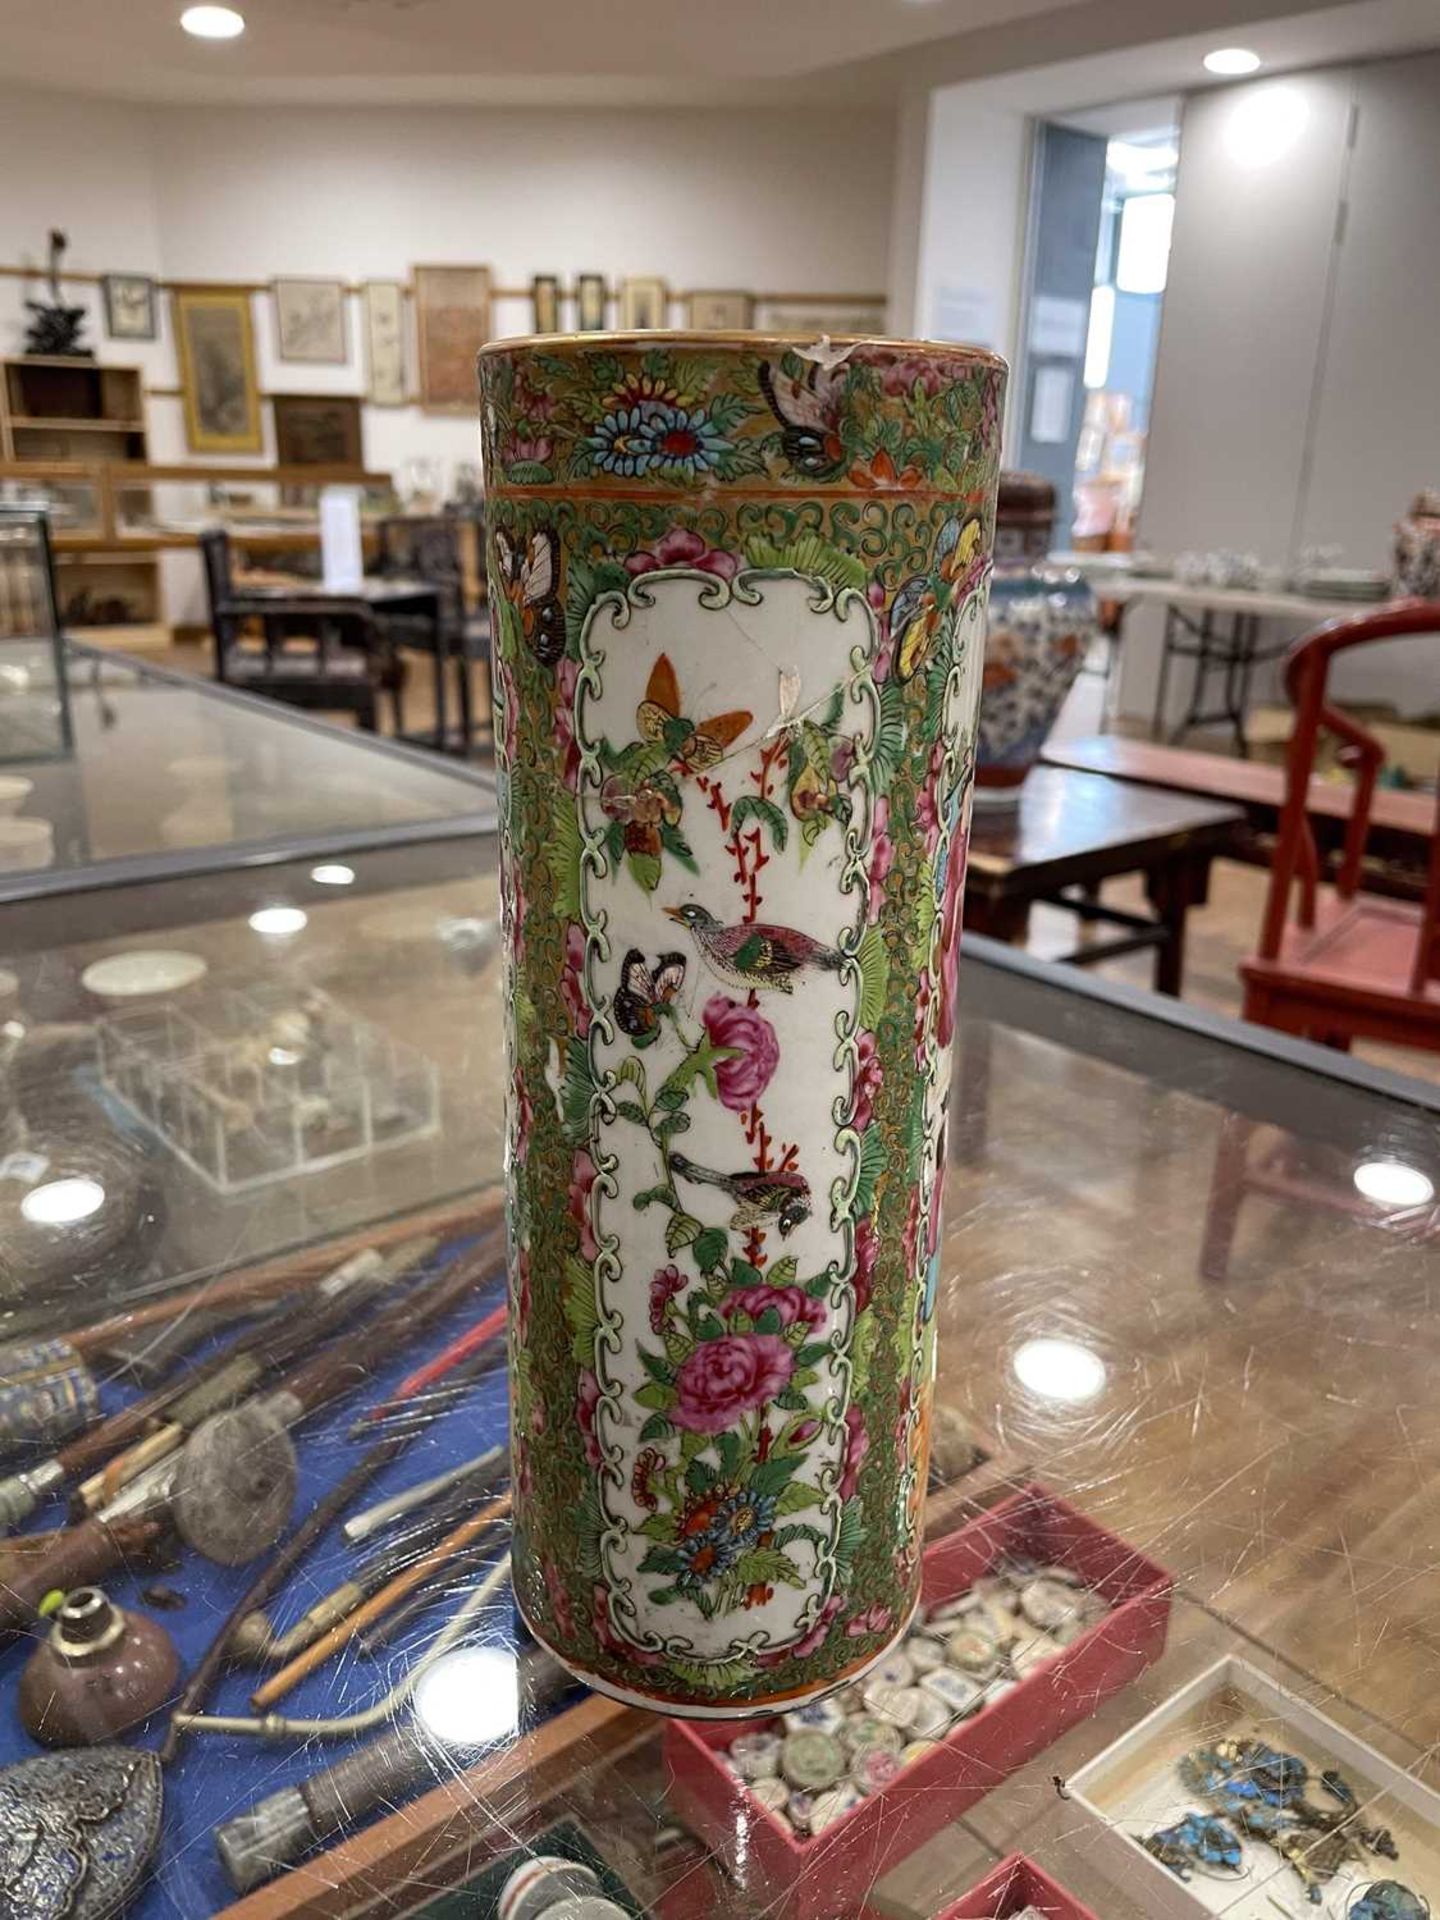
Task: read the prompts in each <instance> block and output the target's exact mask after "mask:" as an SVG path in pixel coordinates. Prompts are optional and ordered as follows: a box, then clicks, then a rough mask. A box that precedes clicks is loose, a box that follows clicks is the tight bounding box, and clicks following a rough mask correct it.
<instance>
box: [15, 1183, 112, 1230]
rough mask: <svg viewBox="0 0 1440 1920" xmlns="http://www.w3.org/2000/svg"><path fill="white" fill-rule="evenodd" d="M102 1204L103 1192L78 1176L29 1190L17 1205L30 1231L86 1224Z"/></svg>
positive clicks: (101, 1188) (99, 1187) (99, 1186)
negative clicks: (76, 1223)
mask: <svg viewBox="0 0 1440 1920" xmlns="http://www.w3.org/2000/svg"><path fill="white" fill-rule="evenodd" d="M104 1204H105V1189H104V1187H102V1186H101V1184H100V1182H99V1181H98V1180H88V1179H86V1178H85V1177H84V1176H83V1175H77V1176H75V1177H73V1178H71V1179H68V1180H47V1181H46V1182H45V1184H44V1186H43V1187H32V1188H31V1189H30V1191H29V1193H27V1194H26V1196H25V1198H24V1199H23V1200H22V1201H21V1202H20V1214H21V1217H22V1219H25V1220H28V1221H29V1222H30V1224H31V1226H32V1227H69V1226H73V1225H74V1223H75V1222H76V1221H77V1220H88V1219H89V1217H90V1215H91V1214H92V1213H98V1212H99V1210H100V1208H101V1207H103V1206H104Z"/></svg>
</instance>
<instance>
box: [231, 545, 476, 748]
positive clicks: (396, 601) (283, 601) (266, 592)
mask: <svg viewBox="0 0 1440 1920" xmlns="http://www.w3.org/2000/svg"><path fill="white" fill-rule="evenodd" d="M440 596H441V589H440V587H439V585H437V583H436V582H435V581H433V580H425V579H421V578H419V577H416V578H414V579H408V578H404V577H402V576H400V575H395V576H393V577H391V576H384V575H380V574H366V575H364V576H363V578H361V579H360V580H357V581H356V582H355V583H354V585H353V586H348V587H330V586H326V584H325V583H324V581H323V580H306V579H303V578H301V577H300V576H298V575H297V576H296V577H294V578H293V579H292V578H290V577H288V576H286V575H284V574H276V573H271V572H269V571H264V572H261V571H259V570H257V571H255V572H253V573H241V574H239V575H237V577H236V580H235V590H234V593H233V594H232V595H231V600H232V603H233V604H234V605H236V606H239V607H240V609H241V611H246V610H250V611H254V612H256V613H270V614H274V613H276V612H283V613H294V614H296V615H297V616H302V617H303V616H304V615H307V614H309V615H320V616H322V617H323V616H324V615H325V614H327V613H332V614H333V613H346V612H351V613H353V612H357V611H359V612H365V613H368V614H370V615H372V616H373V617H374V618H375V619H376V620H378V621H380V622H381V623H382V624H383V623H384V622H385V621H386V620H396V619H399V620H412V621H419V622H422V623H423V624H424V626H425V627H426V628H427V629H428V631H429V633H430V635H431V640H432V648H433V651H434V654H435V738H434V741H433V743H426V742H415V744H433V745H434V746H436V747H437V748H439V749H440V750H442V751H443V750H444V746H445V740H446V726H447V716H446V712H445V671H446V667H447V666H448V664H449V660H450V647H449V642H448V636H447V634H446V630H445V621H444V619H443V618H442V608H441V604H440ZM407 737H409V736H407Z"/></svg>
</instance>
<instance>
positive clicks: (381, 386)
mask: <svg viewBox="0 0 1440 1920" xmlns="http://www.w3.org/2000/svg"><path fill="white" fill-rule="evenodd" d="M361 297H362V299H363V301H364V306H365V371H366V389H365V392H366V398H367V399H368V400H369V402H370V404H371V406H372V407H403V406H404V404H405V399H406V392H405V289H404V287H402V286H401V284H400V282H399V281H398V280H367V281H366V282H365V286H364V289H363V292H362V296H361Z"/></svg>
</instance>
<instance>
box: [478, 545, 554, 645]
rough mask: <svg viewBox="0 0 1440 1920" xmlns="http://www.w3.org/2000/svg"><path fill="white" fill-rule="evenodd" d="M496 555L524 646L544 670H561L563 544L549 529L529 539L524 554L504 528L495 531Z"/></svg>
mask: <svg viewBox="0 0 1440 1920" xmlns="http://www.w3.org/2000/svg"><path fill="white" fill-rule="evenodd" d="M495 551H496V553H497V555H498V556H499V559H500V566H501V569H502V571H503V573H504V577H505V591H506V593H507V594H508V596H509V598H510V600H511V601H512V603H514V605H515V606H516V608H517V611H518V612H519V615H520V631H521V633H522V634H523V635H524V637H525V644H526V646H527V647H529V649H530V651H531V652H532V653H533V654H534V655H535V658H536V659H537V660H538V661H539V662H540V663H541V665H542V666H546V667H554V666H558V664H559V662H560V660H561V657H562V656H563V654H564V652H565V610H564V608H563V607H562V606H561V605H560V595H559V577H560V542H559V540H558V539H557V538H556V536H555V534H554V533H553V532H551V530H550V529H549V528H548V527H541V528H540V529H539V531H538V532H536V533H532V534H531V536H530V545H529V546H528V547H527V548H526V550H525V551H524V552H523V553H522V552H521V551H520V549H519V548H518V547H515V546H512V545H511V542H510V539H509V536H508V535H507V534H506V533H505V531H504V529H503V528H500V527H497V528H496V530H495Z"/></svg>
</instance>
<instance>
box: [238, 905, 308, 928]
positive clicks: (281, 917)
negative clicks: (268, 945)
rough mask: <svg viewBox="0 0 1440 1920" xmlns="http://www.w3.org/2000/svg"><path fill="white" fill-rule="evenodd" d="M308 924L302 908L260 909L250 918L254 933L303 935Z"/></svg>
mask: <svg viewBox="0 0 1440 1920" xmlns="http://www.w3.org/2000/svg"><path fill="white" fill-rule="evenodd" d="M309 924H310V916H309V914H308V913H306V911H305V909H304V908H303V907H261V908H260V909H259V911H258V912H256V913H252V914H251V916H250V925H251V926H252V927H253V928H254V930H255V932H256V933H279V934H291V933H303V932H304V931H305V929H306V927H308V926H309Z"/></svg>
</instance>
